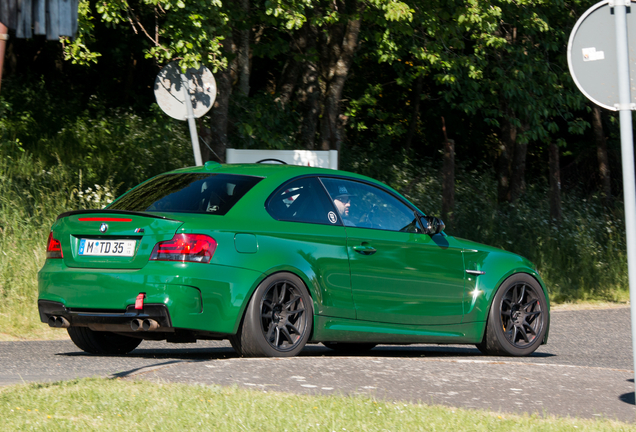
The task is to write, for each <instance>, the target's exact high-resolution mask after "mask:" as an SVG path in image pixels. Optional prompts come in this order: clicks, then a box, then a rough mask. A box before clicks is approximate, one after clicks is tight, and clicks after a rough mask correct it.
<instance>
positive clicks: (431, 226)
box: [420, 216, 446, 236]
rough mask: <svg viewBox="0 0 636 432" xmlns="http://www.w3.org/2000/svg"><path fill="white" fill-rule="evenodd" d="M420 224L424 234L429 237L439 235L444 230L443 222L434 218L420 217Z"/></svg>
mask: <svg viewBox="0 0 636 432" xmlns="http://www.w3.org/2000/svg"><path fill="white" fill-rule="evenodd" d="M420 222H421V223H422V227H423V228H424V234H428V235H430V236H434V235H435V234H439V233H441V232H442V231H444V229H445V228H446V225H445V224H444V222H443V221H442V220H441V219H440V218H438V217H435V216H421V217H420Z"/></svg>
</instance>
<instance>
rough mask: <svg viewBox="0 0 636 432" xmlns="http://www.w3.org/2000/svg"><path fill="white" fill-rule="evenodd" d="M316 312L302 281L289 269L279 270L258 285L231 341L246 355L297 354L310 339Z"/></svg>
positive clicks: (280, 355) (240, 352) (237, 349)
mask: <svg viewBox="0 0 636 432" xmlns="http://www.w3.org/2000/svg"><path fill="white" fill-rule="evenodd" d="M313 315H314V314H313V306H312V300H311V296H310V295H309V293H308V292H307V289H306V288H305V284H304V283H303V281H302V280H301V279H300V278H299V277H297V276H295V275H292V274H290V273H276V274H274V275H272V276H270V277H268V278H267V279H265V280H264V281H263V282H261V284H260V285H259V286H258V288H256V291H255V292H254V295H253V296H252V299H251V300H250V303H249V305H248V306H247V310H246V311H245V317H244V318H243V322H242V324H241V326H240V328H239V331H238V333H237V334H236V335H235V336H232V337H231V338H230V343H231V344H232V347H233V348H234V349H235V350H236V351H237V352H238V353H239V354H240V355H243V356H245V357H291V356H295V355H296V354H298V353H299V352H300V351H301V350H302V349H303V348H304V346H305V344H306V343H307V340H308V339H309V335H310V333H311V326H312V320H313Z"/></svg>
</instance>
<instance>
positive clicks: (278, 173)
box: [161, 161, 426, 214]
mask: <svg viewBox="0 0 636 432" xmlns="http://www.w3.org/2000/svg"><path fill="white" fill-rule="evenodd" d="M176 173H209V174H235V175H249V176H256V177H263V178H266V179H268V180H269V181H271V182H273V183H278V184H281V183H283V182H285V181H287V180H290V179H293V178H295V177H300V176H305V175H308V176H310V175H319V176H337V177H346V178H349V179H353V180H355V179H357V180H362V181H365V182H369V183H373V184H375V185H378V186H380V187H381V188H384V189H387V190H389V191H391V192H392V193H394V194H396V195H397V196H399V197H400V198H402V199H403V200H404V201H406V202H408V203H409V204H410V205H411V206H413V207H414V208H416V209H417V206H415V205H414V204H413V203H412V202H410V201H409V199H407V198H406V197H405V196H403V195H402V194H401V193H399V192H398V191H396V190H395V189H393V188H392V187H390V186H388V185H386V184H384V183H382V182H380V181H378V180H375V179H373V178H371V177H367V176H364V175H361V174H356V173H352V172H349V171H342V170H333V169H328V168H316V167H306V166H301V165H286V164H269V163H253V164H220V163H218V162H213V161H209V162H206V163H205V164H204V165H203V166H194V167H186V168H180V169H176V170H174V171H169V172H167V173H163V174H161V175H165V174H176ZM418 211H419V212H420V213H422V214H426V213H423V212H422V211H421V210H419V209H418Z"/></svg>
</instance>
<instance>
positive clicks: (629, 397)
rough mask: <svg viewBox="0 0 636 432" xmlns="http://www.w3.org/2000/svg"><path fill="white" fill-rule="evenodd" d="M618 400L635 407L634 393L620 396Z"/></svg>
mask: <svg viewBox="0 0 636 432" xmlns="http://www.w3.org/2000/svg"><path fill="white" fill-rule="evenodd" d="M618 398H619V399H620V400H621V401H623V402H625V403H626V404H629V405H636V403H634V402H635V401H634V392H630V393H625V394H622V395H620V396H619V397H618Z"/></svg>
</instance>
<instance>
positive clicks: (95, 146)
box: [0, 79, 193, 193]
mask: <svg viewBox="0 0 636 432" xmlns="http://www.w3.org/2000/svg"><path fill="white" fill-rule="evenodd" d="M3 90H4V93H3V95H4V97H5V98H6V99H0V100H1V101H2V104H0V142H1V143H2V144H3V146H7V145H9V144H8V143H11V142H12V143H14V145H17V144H15V143H18V144H19V146H20V147H21V148H23V149H25V150H27V151H30V152H32V153H34V154H37V155H38V158H40V159H41V160H42V161H43V162H45V163H47V164H50V165H52V164H55V163H57V162H58V161H61V162H62V163H63V164H64V165H65V166H66V167H67V168H68V169H69V170H70V171H72V172H73V173H74V175H75V178H79V175H80V171H82V176H83V179H84V183H85V184H95V183H97V184H105V182H106V181H107V180H108V179H112V181H113V184H114V185H115V186H116V190H115V191H114V192H118V193H120V192H123V191H125V190H127V189H129V188H130V187H132V186H135V185H136V184H138V183H140V182H142V181H143V180H146V179H148V178H149V177H152V176H154V175H157V174H159V173H162V172H165V171H167V170H170V169H173V168H177V167H183V166H188V165H193V160H192V150H191V147H190V145H189V139H188V135H187V129H186V125H185V124H184V123H183V122H179V121H177V120H172V119H170V118H167V117H166V115H165V114H163V113H162V112H161V110H160V109H159V108H158V106H157V105H153V106H151V107H150V109H149V110H148V111H147V112H145V113H143V114H142V113H139V112H134V111H132V110H131V109H125V108H115V109H110V108H107V107H106V106H104V104H103V102H101V101H100V100H99V98H98V97H97V96H92V97H90V98H89V101H88V104H87V105H83V104H82V103H81V102H80V101H77V100H73V99H72V98H59V97H57V96H56V95H54V94H53V93H51V92H50V91H49V90H48V89H47V84H46V82H45V81H44V80H43V79H42V80H40V81H39V82H37V83H35V84H31V85H25V86H23V87H22V86H11V87H8V86H7V87H5V88H4V89H3Z"/></svg>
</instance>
